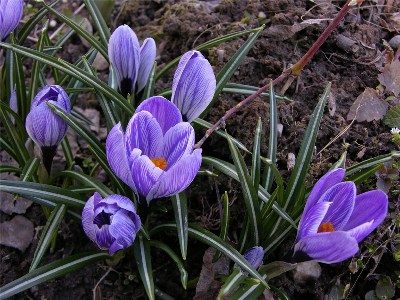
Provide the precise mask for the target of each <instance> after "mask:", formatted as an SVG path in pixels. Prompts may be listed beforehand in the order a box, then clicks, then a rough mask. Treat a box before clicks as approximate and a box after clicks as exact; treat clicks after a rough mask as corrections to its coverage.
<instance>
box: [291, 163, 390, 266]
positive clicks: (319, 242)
mask: <svg viewBox="0 0 400 300" xmlns="http://www.w3.org/2000/svg"><path fill="white" fill-rule="evenodd" d="M345 173H346V171H345V170H344V169H336V170H333V171H330V172H328V173H327V174H326V175H324V176H323V177H322V178H321V179H320V180H318V182H317V183H316V184H315V186H314V188H313V189H312V191H311V193H310V195H309V196H308V199H307V202H306V206H305V208H304V212H303V215H302V217H301V219H300V224H299V231H298V233H297V238H296V245H295V246H294V256H295V258H298V259H297V260H302V261H303V260H315V261H318V262H322V263H326V264H333V263H338V262H341V261H344V260H346V259H348V258H350V257H352V256H353V255H354V254H356V253H357V252H358V250H359V248H358V243H360V242H361V241H362V240H363V239H364V238H365V237H367V236H368V235H369V234H370V233H371V232H372V231H373V230H374V229H375V228H376V227H378V226H379V224H381V223H382V221H383V220H384V219H385V217H386V214H387V211H388V197H387V195H386V194H385V193H384V192H382V191H380V190H373V191H369V192H366V193H363V194H360V195H356V186H355V185H354V183H353V182H348V181H347V182H342V180H343V178H344V176H345Z"/></svg>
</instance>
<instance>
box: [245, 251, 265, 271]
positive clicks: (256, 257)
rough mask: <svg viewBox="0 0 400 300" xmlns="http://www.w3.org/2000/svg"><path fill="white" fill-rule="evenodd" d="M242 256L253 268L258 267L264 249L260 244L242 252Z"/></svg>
mask: <svg viewBox="0 0 400 300" xmlns="http://www.w3.org/2000/svg"><path fill="white" fill-rule="evenodd" d="M243 257H244V258H245V259H246V260H247V261H248V262H249V263H250V264H251V265H252V266H253V268H254V269H258V267H259V266H260V265H261V264H262V261H263V258H264V249H263V248H262V247H260V246H255V247H252V248H250V249H248V250H247V251H246V252H245V253H244V254H243Z"/></svg>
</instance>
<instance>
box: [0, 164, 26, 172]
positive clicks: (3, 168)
mask: <svg viewBox="0 0 400 300" xmlns="http://www.w3.org/2000/svg"><path fill="white" fill-rule="evenodd" d="M0 173H15V174H19V173H21V170H20V169H19V168H17V167H14V166H4V165H1V166H0Z"/></svg>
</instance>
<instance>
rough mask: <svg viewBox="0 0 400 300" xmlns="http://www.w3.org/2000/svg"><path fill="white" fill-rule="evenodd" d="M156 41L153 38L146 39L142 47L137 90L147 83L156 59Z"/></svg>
mask: <svg viewBox="0 0 400 300" xmlns="http://www.w3.org/2000/svg"><path fill="white" fill-rule="evenodd" d="M156 50H157V49H156V42H155V41H154V40H153V39H152V38H147V39H145V40H144V42H143V45H142V47H141V48H140V65H139V75H138V79H137V91H138V92H140V91H141V90H142V89H143V88H144V87H145V86H146V83H147V80H148V79H149V75H150V72H151V69H152V67H153V64H154V61H155V59H156Z"/></svg>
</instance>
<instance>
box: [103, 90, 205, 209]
mask: <svg viewBox="0 0 400 300" xmlns="http://www.w3.org/2000/svg"><path fill="white" fill-rule="evenodd" d="M193 146H194V130H193V127H192V126H191V125H190V124H189V123H187V122H182V116H181V114H180V112H179V110H178V108H177V107H176V106H175V105H174V104H173V103H172V102H170V101H168V100H167V99H165V98H163V97H159V96H156V97H151V98H149V99H147V100H145V101H143V102H142V103H141V104H140V105H139V106H138V108H137V109H136V112H135V114H134V115H133V117H132V118H131V120H130V121H129V123H128V126H127V127H126V131H125V132H124V131H123V129H122V126H121V124H120V123H118V124H117V125H115V126H114V128H113V129H112V130H111V131H110V133H109V134H108V137H107V141H106V152H107V160H108V163H109V164H110V167H111V169H112V170H113V171H114V173H115V174H116V175H117V176H118V177H119V178H121V180H122V181H124V182H125V183H126V184H127V185H128V186H130V187H131V188H132V190H133V191H135V192H136V193H138V194H139V195H141V196H142V197H144V198H146V200H147V202H148V203H149V202H150V201H151V200H152V199H155V198H162V197H167V196H172V195H175V194H177V193H179V192H181V191H183V190H184V189H186V188H187V187H188V186H189V184H190V183H191V182H192V181H193V179H194V177H195V176H196V174H197V171H198V170H199V168H200V165H201V159H202V157H201V149H196V150H193Z"/></svg>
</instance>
